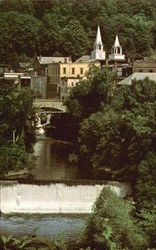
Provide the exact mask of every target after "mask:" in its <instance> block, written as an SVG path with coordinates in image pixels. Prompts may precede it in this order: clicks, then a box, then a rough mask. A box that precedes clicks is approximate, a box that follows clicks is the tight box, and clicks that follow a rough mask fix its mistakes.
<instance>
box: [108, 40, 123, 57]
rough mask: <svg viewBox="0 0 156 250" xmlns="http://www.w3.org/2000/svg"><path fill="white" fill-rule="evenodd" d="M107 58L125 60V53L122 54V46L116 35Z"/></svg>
mask: <svg viewBox="0 0 156 250" xmlns="http://www.w3.org/2000/svg"><path fill="white" fill-rule="evenodd" d="M109 59H110V60H113V61H123V60H125V55H123V54H122V47H121V45H120V42H119V38H118V35H116V38H115V42H114V45H113V46H112V49H111V54H110V55H109Z"/></svg>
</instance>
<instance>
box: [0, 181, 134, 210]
mask: <svg viewBox="0 0 156 250" xmlns="http://www.w3.org/2000/svg"><path fill="white" fill-rule="evenodd" d="M103 187H109V188H111V189H112V190H113V191H114V192H115V193H116V194H117V195H118V196H120V197H124V196H126V195H127V194H128V193H129V191H130V189H129V186H128V185H127V184H124V183H118V182H108V183H107V184H95V185H91V184H90V185H88V184H87V185H80V184H79V185H70V186H69V185H66V184H63V183H51V184H46V185H37V184H19V183H18V182H16V181H8V182H7V181H1V182H0V189H1V212H2V213H5V214H9V213H39V214H40V213H41V214H46V213H51V214H52V213H65V214H66V213H70V214H76V213H78V214H81V213H90V212H91V211H92V206H93V204H94V202H95V200H96V198H97V197H98V195H99V194H100V191H101V190H102V188H103Z"/></svg>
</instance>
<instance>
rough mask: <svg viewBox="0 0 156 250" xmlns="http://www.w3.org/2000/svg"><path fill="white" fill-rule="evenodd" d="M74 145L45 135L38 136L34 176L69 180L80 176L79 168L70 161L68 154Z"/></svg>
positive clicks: (35, 147) (35, 149)
mask: <svg viewBox="0 0 156 250" xmlns="http://www.w3.org/2000/svg"><path fill="white" fill-rule="evenodd" d="M72 151H73V146H71V145H69V144H68V143H65V142H61V141H56V140H53V139H52V138H48V137H45V136H44V135H40V136H38V140H37V143H36V144H35V146H34V154H35V156H37V159H36V168H35V171H34V176H35V178H36V179H42V180H68V179H76V178H78V169H77V167H76V166H75V165H73V164H71V163H69V161H68V154H69V153H72Z"/></svg>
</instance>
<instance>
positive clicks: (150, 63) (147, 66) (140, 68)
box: [133, 58, 156, 73]
mask: <svg viewBox="0 0 156 250" xmlns="http://www.w3.org/2000/svg"><path fill="white" fill-rule="evenodd" d="M133 72H134V73H135V72H144V73H147V72H150V73H152V72H154V73H156V59H150V58H144V59H143V60H137V61H135V62H134V63H133Z"/></svg>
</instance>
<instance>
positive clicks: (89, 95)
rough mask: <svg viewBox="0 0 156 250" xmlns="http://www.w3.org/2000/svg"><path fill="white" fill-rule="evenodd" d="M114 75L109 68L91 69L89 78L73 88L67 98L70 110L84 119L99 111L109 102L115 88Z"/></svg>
mask: <svg viewBox="0 0 156 250" xmlns="http://www.w3.org/2000/svg"><path fill="white" fill-rule="evenodd" d="M114 79H115V75H113V74H112V73H111V72H110V71H109V70H107V69H102V70H101V69H98V68H95V69H94V68H93V69H91V71H90V73H89V75H88V78H87V79H86V80H82V81H81V82H80V84H79V85H77V86H76V87H75V88H73V89H72V90H71V93H70V96H69V97H68V99H67V100H66V103H65V104H66V105H67V108H68V110H69V111H70V112H71V113H72V115H73V116H75V117H79V119H80V120H82V119H83V118H85V117H88V116H89V115H90V114H92V113H95V112H97V111H98V110H99V109H100V108H102V105H103V104H109V103H110V102H111V99H112V97H113V90H114Z"/></svg>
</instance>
